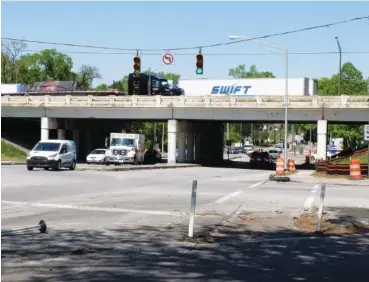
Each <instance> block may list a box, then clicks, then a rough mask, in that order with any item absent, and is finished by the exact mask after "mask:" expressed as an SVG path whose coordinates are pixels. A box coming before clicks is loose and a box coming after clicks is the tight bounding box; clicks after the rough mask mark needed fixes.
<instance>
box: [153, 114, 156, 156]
mask: <svg viewBox="0 0 369 282" xmlns="http://www.w3.org/2000/svg"><path fill="white" fill-rule="evenodd" d="M155 146H156V121H155V122H154V146H153V149H155Z"/></svg>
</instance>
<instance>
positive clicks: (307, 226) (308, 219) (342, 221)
mask: <svg viewBox="0 0 369 282" xmlns="http://www.w3.org/2000/svg"><path fill="white" fill-rule="evenodd" d="M317 220H318V219H317V215H316V214H311V213H305V214H302V215H301V216H300V217H298V218H294V223H295V225H296V227H297V228H298V229H299V230H300V231H302V232H306V233H314V232H315V230H316V225H317ZM320 227H321V232H322V233H323V234H326V235H337V236H339V235H348V234H363V233H368V232H369V226H366V225H364V224H362V223H361V222H358V221H356V220H354V219H347V218H344V217H342V218H329V217H328V216H327V214H323V217H322V222H321V225H320Z"/></svg>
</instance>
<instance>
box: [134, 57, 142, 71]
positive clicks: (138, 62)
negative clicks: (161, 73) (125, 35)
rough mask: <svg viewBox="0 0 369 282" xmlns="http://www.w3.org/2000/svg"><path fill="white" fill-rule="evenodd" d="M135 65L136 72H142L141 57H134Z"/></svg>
mask: <svg viewBox="0 0 369 282" xmlns="http://www.w3.org/2000/svg"><path fill="white" fill-rule="evenodd" d="M133 63H134V64H133V70H134V72H141V58H140V57H139V56H136V57H134V58H133Z"/></svg>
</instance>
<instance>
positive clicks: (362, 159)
mask: <svg viewBox="0 0 369 282" xmlns="http://www.w3.org/2000/svg"><path fill="white" fill-rule="evenodd" d="M352 158H353V159H358V160H360V164H368V153H365V154H362V155H359V156H355V157H352ZM338 164H343V165H349V164H350V159H349V158H348V159H343V160H341V161H339V162H338Z"/></svg>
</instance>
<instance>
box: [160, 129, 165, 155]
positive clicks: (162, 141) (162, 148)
mask: <svg viewBox="0 0 369 282" xmlns="http://www.w3.org/2000/svg"><path fill="white" fill-rule="evenodd" d="M164 132H165V122H163V130H162V132H161V154H162V155H163V154H164V134H165V133H164Z"/></svg>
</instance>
